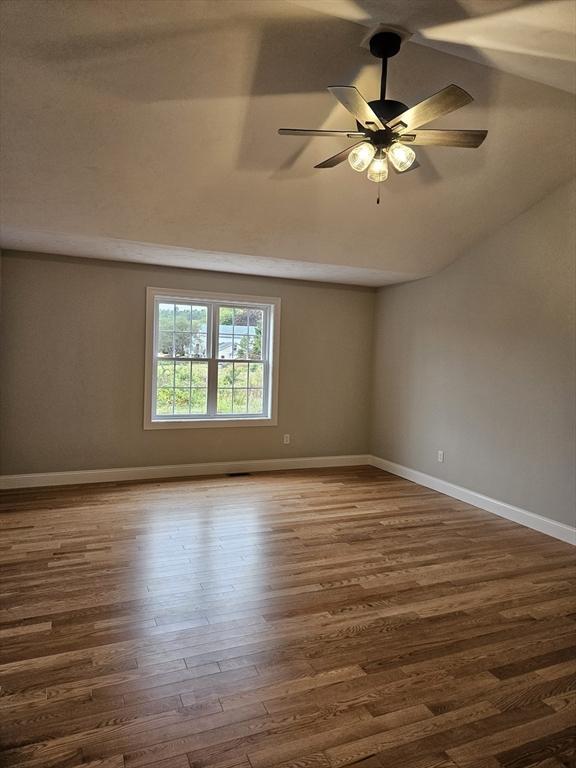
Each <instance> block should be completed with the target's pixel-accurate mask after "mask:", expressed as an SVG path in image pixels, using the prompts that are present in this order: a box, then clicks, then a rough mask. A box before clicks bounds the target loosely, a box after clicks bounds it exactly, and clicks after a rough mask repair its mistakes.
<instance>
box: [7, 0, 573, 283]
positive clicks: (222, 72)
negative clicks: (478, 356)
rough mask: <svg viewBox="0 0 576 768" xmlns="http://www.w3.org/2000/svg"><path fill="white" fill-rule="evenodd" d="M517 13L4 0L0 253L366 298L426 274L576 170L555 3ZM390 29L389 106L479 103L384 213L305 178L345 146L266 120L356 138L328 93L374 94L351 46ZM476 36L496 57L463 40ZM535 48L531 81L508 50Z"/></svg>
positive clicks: (484, 7) (476, 6) (340, 188)
mask: <svg viewBox="0 0 576 768" xmlns="http://www.w3.org/2000/svg"><path fill="white" fill-rule="evenodd" d="M521 5H522V8H519V4H518V3H515V2H513V1H512V0H507V1H503V2H501V1H500V0H476V1H475V2H472V0H468V1H467V2H463V1H462V2H458V3H457V2H454V1H453V0H442V2H437V0H419V2H409V0H402V2H400V0H394V2H380V1H378V0H354V2H351V0H297V1H296V0H250V2H247V1H246V2H244V0H219V2H218V3H215V2H213V1H212V0H207V1H206V2H204V0H194V2H190V1H189V0H188V1H186V0H130V2H119V1H118V0H109V1H107V2H106V1H103V0H92V2H90V3H78V2H76V0H70V1H69V2H62V1H61V0H34V2H31V1H29V0H19V2H13V1H11V2H4V3H2V4H1V13H2V54H1V56H2V58H1V70H2V83H1V88H2V90H1V92H0V93H1V96H0V98H1V104H0V106H1V107H2V109H1V112H2V117H1V119H2V123H1V125H0V130H1V138H2V141H1V144H0V149H1V158H0V162H1V166H2V175H1V181H0V184H1V190H0V192H1V205H2V235H1V240H0V243H1V244H2V246H3V247H5V248H19V249H22V250H27V249H28V250H32V249H33V250H40V251H46V252H59V253H69V254H72V255H74V254H77V255H82V256H97V257H98V256H99V257H104V258H112V259H113V258H119V259H124V260H135V261H147V262H152V263H164V264H177V265H178V266H192V267H194V266H196V267H202V268H213V269H219V270H223V269H224V270H227V271H238V272H248V273H250V272H251V273H257V274H274V275H280V276H282V275H284V276H289V277H303V278H307V279H319V280H333V281H339V282H351V283H361V284H367V285H379V284H385V283H387V282H396V281H400V280H408V279H414V278H417V277H421V276H423V275H426V274H430V273H432V272H434V271H436V270H438V269H440V268H442V267H443V266H445V265H446V264H448V263H450V262H451V261H453V260H454V259H455V258H457V257H458V256H459V255H460V254H461V253H462V252H463V251H464V250H465V249H466V248H468V247H470V245H472V244H473V243H474V242H476V241H478V240H479V239H481V238H483V237H486V236H487V235H489V234H490V233H491V232H492V231H494V230H495V229H496V228H497V227H498V226H500V225H502V224H503V223H505V222H506V221H508V220H510V219H511V218H512V217H514V216H515V215H517V214H519V213H520V212H521V211H522V210H524V209H526V208H527V207H528V206H530V205H532V204H533V203H535V202H536V201H537V200H539V199H540V198H541V197H543V196H544V195H545V194H547V193H548V192H549V191H551V190H552V189H554V188H555V187H556V186H558V185H559V184H561V183H562V182H564V181H565V180H566V179H567V178H568V177H569V176H570V175H571V174H572V173H573V172H574V162H573V142H572V140H571V137H572V136H573V135H574V104H573V97H572V96H571V95H570V94H568V93H567V92H566V90H567V88H568V86H569V78H568V79H567V78H566V77H563V76H562V73H561V70H562V68H556V69H554V65H553V63H552V65H551V66H548V65H549V64H550V61H552V62H553V61H561V62H562V63H563V65H564V64H566V62H568V64H569V65H570V62H569V55H568V54H569V44H568V40H569V39H570V35H569V30H568V29H567V28H564V29H558V27H561V26H562V25H561V24H560V21H559V19H560V18H561V16H559V14H561V13H565V9H564V10H562V9H561V8H560V6H563V5H564V4H563V3H559V2H555V0H551V2H548V3H547V2H544V3H541V2H540V3H527V2H523V3H522V4H521ZM136 8H137V12H135V9H136ZM384 9H385V13H386V16H385V17H382V14H383V13H384ZM547 9H548V10H547ZM520 10H521V11H522V13H523V14H524V16H523V17H522V18H523V19H524V20H528V19H532V22H530V24H532V26H530V24H529V23H528V21H526V24H527V26H528V27H530V29H531V30H532V34H533V38H530V37H529V36H528V33H527V32H525V34H524V35H520V36H517V38H516V43H514V41H513V40H512V41H511V38H510V35H508V37H506V35H504V33H503V32H502V30H503V29H511V28H512V26H513V25H511V24H510V23H509V20H508V21H506V19H509V15H510V14H514V13H519V11H520ZM548 11H549V12H548ZM562 18H563V19H564V17H562ZM499 19H500V20H502V24H501V25H499V23H498V20H499ZM516 20H518V17H516ZM384 21H387V22H390V23H395V24H402V25H403V26H407V27H409V28H410V30H411V31H412V32H413V36H412V38H411V41H410V42H408V43H406V44H405V46H404V48H403V50H402V51H401V53H400V54H399V55H398V56H397V57H396V58H395V59H393V60H392V63H391V67H390V76H389V84H390V88H389V90H390V94H389V95H390V97H391V98H398V99H401V100H402V101H404V102H405V103H408V104H412V103H416V102H417V101H419V100H421V99H422V98H425V97H426V96H428V95H430V94H432V93H434V92H435V91H437V90H439V89H440V88H442V87H444V86H445V85H447V84H449V83H451V82H455V83H457V84H458V85H461V86H462V87H463V88H465V89H466V90H468V91H469V92H470V93H471V94H472V95H473V96H474V98H475V101H474V103H472V104H471V105H469V106H467V107H465V108H464V109H462V110H460V111H458V112H456V113H454V114H452V115H450V116H449V117H447V118H444V119H442V120H439V121H437V122H436V123H435V124H434V126H433V127H463V128H487V129H488V130H489V135H488V138H487V140H486V142H485V143H484V145H483V146H482V147H481V148H480V149H477V150H457V149H445V148H434V149H431V148H427V149H425V150H423V149H420V150H419V151H418V157H419V160H420V163H421V168H420V169H418V170H417V171H414V172H411V173H410V174H407V175H405V176H395V177H394V178H391V179H389V181H388V182H387V183H386V185H385V186H384V187H383V190H382V204H381V205H380V206H376V205H375V185H373V184H371V183H370V182H368V181H366V179H365V178H364V177H363V176H361V175H360V174H355V173H354V172H353V171H352V170H351V169H350V168H349V167H348V165H347V164H343V165H341V166H339V167H337V168H334V169H331V170H324V171H315V170H313V168H312V166H313V165H314V164H315V163H316V162H318V161H319V160H321V159H323V158H325V157H327V156H328V155H331V154H333V153H334V152H337V151H338V150H339V149H341V148H342V147H343V142H342V141H341V140H340V139H336V138H329V139H326V138H323V139H313V140H311V141H307V140H303V139H300V138H293V137H280V136H278V135H277V134H276V129H277V128H278V127H280V126H298V127H334V128H349V127H350V128H351V127H352V123H351V118H350V117H349V115H348V114H347V113H346V112H345V110H344V109H343V108H342V107H340V106H339V105H337V104H335V102H334V101H333V99H332V97H331V96H330V94H328V93H327V91H326V90H325V89H326V87H327V86H328V85H335V84H349V83H350V84H352V83H354V84H356V85H357V86H358V87H359V88H360V90H361V91H362V92H363V93H365V94H366V95H367V97H368V98H370V97H372V98H373V97H375V96H376V94H377V88H378V69H377V65H376V62H375V61H374V60H373V59H372V57H371V56H370V54H369V53H368V52H367V51H366V50H365V49H364V48H361V47H360V41H361V40H362V38H363V37H364V35H365V34H366V31H367V30H366V27H367V26H372V25H373V24H376V23H378V22H384ZM504 22H505V23H504ZM564 22H565V19H564ZM538 24H539V25H540V26H538ZM466 25H468V26H467V27H466ZM470 25H472V26H470ZM458 29H460V30H461V31H460V32H457V30H458ZM550 29H553V31H554V35H556V36H555V37H554V38H553V40H551V38H550ZM462 30H464V32H462ZM490 30H492V31H490ZM498 30H500V32H501V33H502V34H500V36H499V33H498ZM534 30H536V31H534ZM464 33H465V34H464ZM479 35H480V36H481V35H484V37H485V38H486V40H488V41H489V42H491V45H492V50H498V51H500V52H502V51H504V53H505V54H506V55H505V56H504V57H503V62H504V63H502V61H498V60H497V59H498V57H496V59H494V58H491V54H490V55H489V51H488V48H489V47H490V46H488V45H487V44H485V45H484V46H480V45H479V46H478V47H475V46H474V45H473V43H474V40H475V39H480V38H479V37H478V36H479ZM532 39H536V40H538V39H541V44H540V47H539V48H538V49H537V50H536V49H535V50H533V51H532V54H531V55H530V58H531V59H534V58H536V57H540V59H541V60H542V64H543V66H542V68H541V69H538V68H537V67H536V70H537V73H536V74H538V73H540V75H541V72H543V71H544V70H545V69H546V67H548V70H547V74H546V75H545V76H544V75H541V76H539V77H537V78H534V79H528V78H529V77H530V74H529V71H530V68H529V67H527V66H525V67H524V69H523V71H518V67H517V65H515V66H516V70H514V66H513V64H512V63H511V62H512V60H513V59H514V56H513V55H512V54H514V55H516V59H517V62H518V61H522V59H523V55H522V52H521V51H511V50H510V49H511V47H512V46H513V45H514V44H516V45H517V47H518V45H519V42H518V41H522V40H523V41H524V45H525V47H528V46H532V42H531V40H532ZM423 41H425V44H422V43H423ZM573 44H574V41H573V38H572V46H573ZM444 46H452V47H453V48H454V47H455V52H456V53H457V54H458V55H457V56H455V55H454V51H453V52H451V53H448V52H446V50H447V49H446V50H437V47H444ZM506 46H507V47H506ZM549 48H552V49H553V52H554V53H555V56H548V55H547V54H546V51H547V50H548V49H549ZM464 49H465V50H464ZM524 63H525V64H526V61H525V62H524ZM533 63H534V62H533V61H532V63H531V65H530V66H532V64H533ZM570 66H571V65H570ZM498 67H500V68H498ZM503 70H504V71H503ZM563 71H564V70H562V72H563ZM569 71H570V70H569V69H566V72H569ZM511 72H512V74H511ZM517 75H522V77H518V76H517ZM554 78H556V80H554ZM536 80H540V81H543V82H536ZM552 80H554V82H553V83H552V82H551V81H552ZM545 83H546V84H545ZM551 84H553V85H555V86H557V87H550V85H551ZM559 147H560V149H559Z"/></svg>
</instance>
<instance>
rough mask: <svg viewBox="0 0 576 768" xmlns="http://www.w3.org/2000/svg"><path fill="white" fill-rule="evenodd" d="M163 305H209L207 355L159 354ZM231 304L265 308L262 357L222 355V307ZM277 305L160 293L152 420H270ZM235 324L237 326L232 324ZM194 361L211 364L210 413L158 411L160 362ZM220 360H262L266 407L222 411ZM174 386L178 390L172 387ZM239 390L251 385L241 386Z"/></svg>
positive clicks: (155, 321) (155, 326)
mask: <svg viewBox="0 0 576 768" xmlns="http://www.w3.org/2000/svg"><path fill="white" fill-rule="evenodd" d="M160 304H175V305H176V304H180V305H188V306H190V307H195V306H196V307H207V310H208V311H207V323H206V326H207V327H206V351H207V354H208V356H207V357H192V356H182V357H166V356H159V355H158V342H159V335H160V320H159V312H160ZM222 307H229V308H233V309H257V310H261V311H262V313H263V314H262V340H261V358H260V359H259V360H254V359H250V358H218V349H219V340H220V322H219V312H220V308H222ZM274 309H275V305H273V304H265V303H258V302H248V301H238V300H236V299H234V298H233V297H232V296H231V297H230V299H226V300H210V299H207V300H205V301H202V300H201V299H193V298H184V297H182V296H171V295H170V294H168V293H166V294H165V295H164V294H163V295H156V296H155V297H154V317H153V329H152V330H153V343H152V347H153V349H152V380H151V381H152V386H151V403H150V406H151V414H150V416H151V419H152V421H153V422H173V421H215V422H216V421H230V420H233V421H236V420H244V421H251V420H262V419H270V418H271V416H272V413H271V396H272V369H271V360H272V342H273V323H274ZM232 327H233V326H232ZM159 361H166V362H191V363H207V364H208V381H207V407H206V413H200V414H176V413H171V414H158V413H157V412H156V407H157V390H158V386H157V373H158V362H159ZM220 363H260V364H261V365H262V410H261V411H260V412H258V413H218V412H217V408H218V366H219V364H220ZM172 389H175V388H174V387H172ZM238 389H246V392H248V390H249V388H248V387H246V388H242V387H238Z"/></svg>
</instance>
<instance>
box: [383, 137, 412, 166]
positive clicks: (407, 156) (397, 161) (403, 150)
mask: <svg viewBox="0 0 576 768" xmlns="http://www.w3.org/2000/svg"><path fill="white" fill-rule="evenodd" d="M388 157H389V158H390V162H391V163H392V165H393V166H394V168H396V170H397V171H398V172H399V173H402V171H407V170H408V168H410V166H411V165H412V163H413V162H414V160H416V152H414V150H413V149H412V147H407V146H406V144H401V143H400V142H399V141H395V142H394V144H392V146H391V147H390V149H389V150H388Z"/></svg>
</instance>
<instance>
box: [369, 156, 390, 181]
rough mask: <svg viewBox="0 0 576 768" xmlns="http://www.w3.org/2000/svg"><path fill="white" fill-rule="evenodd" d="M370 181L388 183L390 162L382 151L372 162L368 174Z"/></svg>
mask: <svg viewBox="0 0 576 768" xmlns="http://www.w3.org/2000/svg"><path fill="white" fill-rule="evenodd" d="M366 175H367V176H368V178H369V179H370V181H376V182H378V181H386V179H387V178H388V160H387V159H386V155H385V154H384V152H383V151H382V150H379V152H378V156H377V157H375V158H374V160H372V162H371V163H370V167H369V168H368V173H367V174H366Z"/></svg>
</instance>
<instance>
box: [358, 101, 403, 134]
mask: <svg viewBox="0 0 576 768" xmlns="http://www.w3.org/2000/svg"><path fill="white" fill-rule="evenodd" d="M368 103H369V104H370V106H371V107H372V109H373V110H374V112H376V114H377V115H378V117H379V118H380V120H381V121H382V122H383V123H388V122H389V121H390V120H392V119H393V118H395V117H398V115H401V114H402V113H403V112H406V110H407V109H408V107H407V106H406V104H403V103H402V102H401V101H394V99H375V100H374V101H369V102H368ZM356 125H357V126H358V130H359V131H362V130H364V126H363V125H362V123H359V122H358V121H356Z"/></svg>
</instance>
